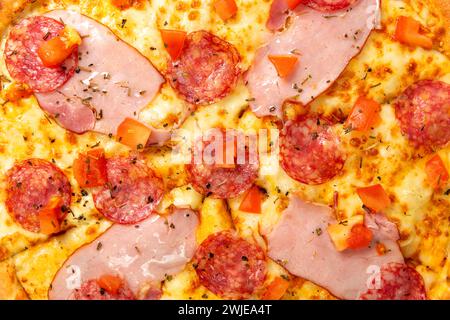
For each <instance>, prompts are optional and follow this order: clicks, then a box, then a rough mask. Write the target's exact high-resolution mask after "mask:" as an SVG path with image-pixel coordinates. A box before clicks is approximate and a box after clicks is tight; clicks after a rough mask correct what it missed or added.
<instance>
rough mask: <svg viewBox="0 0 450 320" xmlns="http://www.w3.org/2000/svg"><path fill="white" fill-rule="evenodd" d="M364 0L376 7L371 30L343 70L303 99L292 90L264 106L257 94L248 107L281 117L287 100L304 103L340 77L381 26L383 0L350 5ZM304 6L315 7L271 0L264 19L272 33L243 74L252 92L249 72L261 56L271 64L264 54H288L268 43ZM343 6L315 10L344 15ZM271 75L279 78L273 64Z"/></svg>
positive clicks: (250, 73) (275, 37) (281, 0)
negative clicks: (332, 9) (272, 47)
mask: <svg viewBox="0 0 450 320" xmlns="http://www.w3.org/2000/svg"><path fill="white" fill-rule="evenodd" d="M363 1H366V2H369V1H371V2H373V3H375V4H376V8H375V9H376V12H374V14H373V15H372V18H373V27H372V29H371V30H369V32H368V34H367V37H366V38H365V40H364V41H363V43H361V45H360V46H359V48H358V50H357V52H355V54H354V55H353V56H352V57H351V58H350V59H348V61H347V62H346V64H345V65H344V66H343V68H342V70H340V72H338V73H337V74H336V76H335V77H333V78H334V79H328V80H329V82H327V85H326V86H324V87H323V90H321V91H319V92H317V94H315V95H309V96H308V98H305V99H306V100H305V99H303V101H302V99H299V100H295V99H294V97H295V96H296V95H297V94H296V93H295V92H294V91H292V94H291V95H287V96H285V97H284V98H283V99H282V100H281V102H280V103H279V104H278V105H272V104H269V105H265V106H264V105H261V104H259V105H256V103H257V101H258V98H255V97H253V96H252V101H251V102H250V107H251V109H252V111H253V113H254V114H255V115H256V116H257V117H264V116H276V117H278V118H282V109H283V105H284V103H285V102H286V101H292V102H294V103H295V102H298V103H302V104H304V105H307V104H309V103H310V102H312V101H313V100H315V99H316V98H318V97H319V96H320V95H322V94H323V93H324V92H326V91H327V90H328V89H329V88H330V87H331V86H332V85H333V84H334V83H335V81H336V80H337V79H339V77H340V75H341V74H342V73H343V72H344V71H345V68H346V66H348V65H349V64H350V62H351V61H352V60H353V59H354V58H355V57H356V56H358V54H359V53H360V52H361V51H362V49H363V48H364V46H365V44H366V42H367V40H368V38H369V36H370V34H371V33H372V31H373V30H374V29H381V18H380V11H379V8H381V1H382V0H358V1H357V2H356V3H355V4H353V5H352V6H351V8H353V7H355V6H357V5H358V4H360V2H363ZM367 8H369V7H367ZM305 10H314V9H312V8H309V7H306V6H304V5H302V4H300V5H299V6H298V7H297V8H296V9H295V10H293V11H292V10H289V9H288V7H287V4H286V2H285V0H273V2H272V5H271V7H270V11H269V17H268V20H267V23H266V27H267V28H268V29H269V30H270V31H272V32H273V33H272V34H271V35H270V36H269V38H268V39H267V42H266V45H264V46H262V47H261V48H259V49H258V51H257V52H256V55H255V59H254V61H255V62H254V63H253V65H252V67H251V68H250V69H249V70H248V71H247V72H246V74H245V78H246V83H247V87H248V88H249V91H250V94H252V90H251V88H250V82H252V79H251V76H252V73H254V69H255V65H256V64H260V63H261V62H262V61H263V60H267V61H265V62H266V63H269V64H270V62H269V61H268V58H267V56H268V55H269V54H289V53H290V52H271V51H270V50H269V49H270V43H271V41H273V40H274V39H276V40H277V41H279V40H278V38H279V36H280V35H282V34H283V33H284V32H286V31H288V30H289V29H290V28H292V27H293V24H294V22H291V25H290V26H289V28H287V29H284V26H285V23H286V21H287V18H288V17H290V16H293V15H295V14H298V13H299V12H300V13H301V12H302V11H305ZM346 10H348V9H343V10H341V11H337V12H331V13H326V12H319V11H318V13H319V14H321V15H322V16H333V15H340V16H345V15H346V14H347V13H348V12H346ZM366 10H367V9H366ZM366 13H368V12H367V11H366ZM300 16H301V15H300ZM330 19H333V18H330ZM327 20H328V19H327ZM256 61H258V62H256ZM299 67H300V68H301V67H302V57H301V55H300V58H299ZM294 75H295V72H294V73H293V75H291V76H289V77H288V78H287V79H279V80H280V81H290V80H292V76H294ZM271 78H273V79H278V78H277V72H276V70H275V68H274V67H273V72H272V75H271ZM302 80H304V79H300V83H301V81H302ZM263 82H266V83H267V81H263ZM276 85H277V87H279V84H278V82H277V84H276ZM292 85H293V83H291V84H290V86H292ZM260 89H261V90H258V91H262V88H260ZM305 91H307V90H305ZM305 91H304V92H305ZM273 95H275V96H277V95H276V94H273ZM278 96H279V94H278ZM305 96H306V94H305ZM266 98H267V97H266ZM271 109H272V110H271ZM273 109H274V110H273Z"/></svg>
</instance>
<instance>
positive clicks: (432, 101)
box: [394, 80, 450, 147]
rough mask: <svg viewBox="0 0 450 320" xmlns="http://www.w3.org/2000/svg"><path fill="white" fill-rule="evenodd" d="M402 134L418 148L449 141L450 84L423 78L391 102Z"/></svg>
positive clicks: (439, 144)
mask: <svg viewBox="0 0 450 320" xmlns="http://www.w3.org/2000/svg"><path fill="white" fill-rule="evenodd" d="M394 106H395V115H396V117H397V119H398V120H399V122H400V128H401V130H402V132H403V134H406V135H407V136H408V139H409V140H410V141H411V142H412V143H413V144H414V145H415V146H417V147H419V146H425V147H437V146H443V145H444V144H446V143H447V142H449V141H450V85H449V84H446V83H444V82H441V81H437V80H422V81H419V82H417V83H415V84H413V85H412V86H410V87H408V88H407V89H406V90H405V91H404V92H403V94H402V95H401V96H400V97H399V98H398V99H397V100H396V101H395V102H394Z"/></svg>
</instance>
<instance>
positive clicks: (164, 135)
mask: <svg viewBox="0 0 450 320" xmlns="http://www.w3.org/2000/svg"><path fill="white" fill-rule="evenodd" d="M58 12H61V10H52V11H49V12H47V13H46V14H45V16H49V17H52V14H53V13H55V14H57V13H58ZM80 15H81V16H84V15H83V14H80ZM86 17H87V16H86ZM87 18H89V17H87ZM92 20H93V19H92ZM94 21H95V20H94ZM95 22H97V23H99V24H101V25H102V26H103V27H105V28H107V29H108V30H109V31H110V32H111V33H112V34H115V33H114V32H113V31H112V30H111V29H110V28H109V27H108V26H106V25H104V24H102V23H101V22H98V21H95ZM120 41H122V42H123V43H125V44H126V45H127V46H128V47H129V48H131V49H133V50H134V51H135V52H136V53H137V54H139V55H140V56H142V57H144V58H145V59H146V60H147V61H148V62H149V63H150V65H152V66H153V68H154V69H155V70H156V71H157V72H158V70H157V69H156V67H155V66H154V65H153V63H152V62H151V61H150V60H149V59H148V58H147V57H145V56H144V55H142V54H141V53H140V52H139V51H138V50H137V49H136V48H134V47H133V46H131V45H130V44H129V43H127V42H126V41H123V40H120ZM158 73H159V72H158ZM73 76H76V74H74V75H73ZM73 76H72V77H73ZM161 79H164V77H162V76H161ZM68 81H70V79H69V80H68ZM164 82H165V81H162V82H161V83H160V85H159V87H158V89H157V90H156V94H158V92H159V91H160V90H161V86H162V85H163V84H164ZM65 85H66V83H65V84H64V85H63V86H61V87H64V86H65ZM59 89H60V88H58V89H57V90H59ZM57 90H55V91H57ZM156 94H155V96H156ZM154 98H155V97H153V99H152V100H154ZM38 102H39V99H38ZM192 108H193V107H192V106H187V107H186V108H185V109H186V112H185V113H184V114H183V117H182V118H181V119H180V121H179V122H177V123H176V124H175V125H174V126H173V128H171V129H160V128H155V127H153V126H151V125H148V124H146V123H143V124H145V125H146V126H147V127H148V128H149V129H150V130H151V134H150V137H149V139H148V141H147V144H146V146H147V147H149V146H153V145H160V146H161V145H163V144H164V143H166V142H167V141H169V140H170V138H171V134H172V132H173V130H175V129H177V128H178V127H179V126H181V125H182V123H183V122H184V121H185V120H186V118H187V117H188V115H189V114H190V113H191V111H192ZM43 109H44V111H45V112H46V113H47V111H46V110H45V108H43ZM74 111H76V110H74ZM93 113H94V112H93ZM84 114H85V116H84V117H83V118H84V119H83V122H84V120H87V121H90V120H89V119H87V118H88V116H87V114H86V112H84ZM95 117H96V116H95V113H94V118H93V119H94V123H93V124H92V126H93V127H92V128H91V125H89V124H87V123H85V124H84V126H83V127H82V128H81V130H73V129H70V128H66V127H65V126H64V125H63V124H62V123H61V124H60V125H61V126H62V127H64V128H65V129H67V130H69V131H73V132H74V133H77V134H82V133H84V132H87V131H94V132H96V129H95V123H96V122H97V121H99V120H97V119H95ZM123 120H125V119H123ZM100 121H101V120H100ZM57 122H59V121H57ZM99 133H103V134H106V133H105V132H99ZM114 133H115V132H114Z"/></svg>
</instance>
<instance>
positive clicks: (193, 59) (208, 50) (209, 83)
mask: <svg viewBox="0 0 450 320" xmlns="http://www.w3.org/2000/svg"><path fill="white" fill-rule="evenodd" d="M239 62H240V56H239V52H238V51H237V50H236V48H235V47H233V46H232V45H231V44H229V43H228V42H226V41H224V40H222V39H220V38H219V37H216V36H215V35H213V34H211V33H209V32H206V31H197V32H193V33H190V34H189V35H188V36H187V38H186V41H185V44H184V47H183V51H182V53H181V56H180V58H179V59H178V60H177V61H172V63H171V64H170V66H169V68H168V72H167V77H168V80H169V82H170V84H171V85H172V87H173V88H174V89H175V90H176V91H177V92H178V94H179V95H180V96H182V97H183V98H184V99H185V100H186V101H187V102H189V103H192V104H196V105H206V104H211V103H214V102H217V101H218V100H220V99H222V98H224V97H225V96H227V95H228V94H229V93H230V92H231V90H232V89H233V88H234V87H235V86H236V82H237V80H238V78H239V75H240V73H241V70H240V68H239V67H238V64H239Z"/></svg>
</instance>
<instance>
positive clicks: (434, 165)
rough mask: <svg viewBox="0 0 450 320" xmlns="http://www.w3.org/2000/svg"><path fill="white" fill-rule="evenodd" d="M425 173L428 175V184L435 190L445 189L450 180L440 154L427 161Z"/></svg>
mask: <svg viewBox="0 0 450 320" xmlns="http://www.w3.org/2000/svg"><path fill="white" fill-rule="evenodd" d="M425 172H426V173H427V181H428V183H429V184H430V185H431V186H432V187H433V188H435V189H439V188H442V187H444V186H445V185H446V183H447V181H448V178H449V174H448V171H447V168H446V167H445V164H444V161H442V159H441V157H440V156H439V155H438V154H435V155H434V156H433V157H432V158H431V159H430V160H428V161H427V163H426V164H425Z"/></svg>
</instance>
